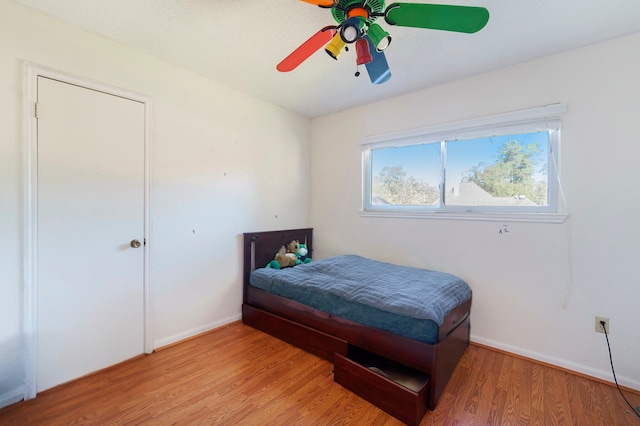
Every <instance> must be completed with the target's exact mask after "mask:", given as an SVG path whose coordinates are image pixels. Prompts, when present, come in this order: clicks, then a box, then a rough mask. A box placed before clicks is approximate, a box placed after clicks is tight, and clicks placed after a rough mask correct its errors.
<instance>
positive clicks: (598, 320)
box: [596, 317, 611, 334]
mask: <svg viewBox="0 0 640 426" xmlns="http://www.w3.org/2000/svg"><path fill="white" fill-rule="evenodd" d="M600 321H604V327H605V328H606V329H607V333H608V334H611V329H610V328H609V318H605V317H596V332H598V333H603V334H604V330H603V329H602V324H600Z"/></svg>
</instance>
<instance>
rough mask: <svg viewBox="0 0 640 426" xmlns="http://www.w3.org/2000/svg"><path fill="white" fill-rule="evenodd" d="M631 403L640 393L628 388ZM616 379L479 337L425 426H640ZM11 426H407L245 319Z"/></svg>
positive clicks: (19, 413) (95, 378)
mask: <svg viewBox="0 0 640 426" xmlns="http://www.w3.org/2000/svg"><path fill="white" fill-rule="evenodd" d="M627 398H628V399H629V400H630V402H631V403H632V404H633V405H634V406H637V405H640V395H639V394H637V393H627ZM628 410H629V409H628V407H627V405H626V404H625V403H624V401H623V400H622V399H621V397H620V395H619V393H618V391H617V390H616V389H615V388H614V387H612V386H609V385H607V384H603V383H599V382H597V381H593V380H589V379H587V378H584V377H579V376H575V375H572V374H570V373H567V372H564V371H561V370H558V369H555V368H552V367H549V366H545V365H541V364H537V363H535V362H531V361H529V360H526V359H522V358H518V357H514V356H511V355H508V354H504V353H500V352H496V351H493V350H490V349H487V348H484V347H480V346H476V345H471V346H470V347H469V349H468V350H467V352H466V354H465V356H464V357H463V359H462V361H461V363H460V364H459V365H458V367H457V369H456V371H455V373H454V375H453V377H452V379H451V381H450V382H449V384H448V385H447V388H446V390H445V393H444V394H443V396H442V399H441V400H440V403H439V404H438V407H437V409H436V410H435V411H429V412H427V414H426V415H425V417H424V418H423V420H422V422H421V425H422V426H426V425H476V424H486V425H515V424H517V425H560V424H572V425H636V426H637V425H640V419H638V418H637V417H636V416H635V415H634V414H633V413H630V412H629V411H628ZM0 424H2V425H75V424H82V425H92V424H100V425H105V424H106V425H115V424H118V425H120V424H135V425H141V424H153V425H168V424H171V425H173V424H184V425H192V424H195V425H209V424H225V425H400V424H401V423H400V422H399V421H397V420H396V419H395V418H393V417H391V416H390V415H388V414H386V413H385V412H383V411H381V410H379V409H378V408H376V407H374V406H373V405H371V404H369V403H368V402H366V401H364V400H363V399H361V398H359V397H358V396H356V395H355V394H353V393H351V392H349V391H347V390H346V389H344V388H342V387H341V386H340V385H338V384H336V383H334V382H333V374H332V364H331V363H329V362H328V361H325V360H322V359H320V358H317V357H316V356H314V355H311V354H309V353H306V352H304V351H302V350H300V349H298V348H295V347H293V346H291V345H289V344H287V343H284V342H282V341H280V340H278V339H276V338H273V337H271V336H269V335H267V334H264V333H262V332H260V331H257V330H255V329H253V328H251V327H248V326H245V325H243V324H241V323H239V322H237V323H233V324H230V325H228V326H224V327H222V328H219V329H217V330H214V331H212V332H210V333H207V334H204V335H202V336H199V337H197V338H194V339H191V340H188V341H186V342H183V343H180V344H177V345H174V346H171V347H168V348H165V349H162V350H160V351H158V352H156V353H154V354H152V355H149V356H144V357H141V358H137V359H134V360H131V361H128V362H125V363H123V364H120V365H117V366H115V367H111V368H108V369H106V370H103V371H100V372H98V373H95V374H93V375H91V376H88V377H85V378H82V379H79V380H76V381H74V382H70V383H67V384H65V385H61V386H58V387H57V388H55V389H52V390H49V391H46V392H43V393H42V394H40V395H39V396H38V397H37V398H36V399H34V400H30V401H24V402H20V403H18V404H15V405H12V406H9V407H6V408H4V409H2V410H0Z"/></svg>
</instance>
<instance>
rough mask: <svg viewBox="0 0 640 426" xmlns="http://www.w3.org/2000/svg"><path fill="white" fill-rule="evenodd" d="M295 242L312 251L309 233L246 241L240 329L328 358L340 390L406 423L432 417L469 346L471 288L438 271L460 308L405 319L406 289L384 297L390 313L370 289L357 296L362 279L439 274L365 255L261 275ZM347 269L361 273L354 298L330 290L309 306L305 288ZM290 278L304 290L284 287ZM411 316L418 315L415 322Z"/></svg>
mask: <svg viewBox="0 0 640 426" xmlns="http://www.w3.org/2000/svg"><path fill="white" fill-rule="evenodd" d="M292 240H298V241H299V242H300V243H304V244H306V246H307V248H308V249H309V251H310V253H312V250H313V229H311V228H304V229H292V230H283V231H267V232H250V233H245V234H244V246H243V256H244V266H243V305H242V318H243V322H244V323H245V324H248V325H250V326H252V327H255V328H257V329H259V330H262V331H265V332H267V333H269V334H272V335H274V336H276V337H278V338H280V339H282V340H285V341H287V342H289V343H291V344H293V345H296V346H298V347H300V348H302V349H304V350H307V351H309V352H311V353H314V354H316V355H318V356H321V357H323V358H326V359H328V360H330V361H331V362H333V363H334V378H335V381H336V382H338V383H340V384H341V385H343V386H345V387H347V388H348V389H350V390H352V391H354V392H356V393H358V394H359V395H361V396H362V397H364V398H365V399H368V400H369V401H371V402H373V403H374V404H376V405H378V406H379V407H380V408H382V409H384V410H385V411H387V412H389V413H391V414H392V415H394V416H395V417H397V418H399V419H400V420H402V421H404V422H405V423H408V424H418V423H419V422H420V419H421V418H422V416H423V415H424V413H425V412H426V410H427V409H434V408H435V407H436V405H437V403H438V399H439V398H440V396H441V395H442V393H443V391H444V387H445V385H446V384H447V382H448V380H449V378H450V377H451V375H452V373H453V371H454V369H455V367H456V365H457V364H458V362H459V360H460V358H461V357H462V356H463V354H464V352H465V350H466V348H467V346H468V344H469V332H470V320H469V314H470V309H471V292H470V289H469V288H468V286H467V285H466V283H464V281H462V280H460V279H459V278H457V277H455V276H452V275H449V274H442V273H435V274H439V275H437V277H438V279H442V280H445V281H447V282H449V279H450V281H451V282H453V283H455V284H446V285H444V284H443V285H442V286H443V287H447V286H452V287H455V288H456V289H457V290H456V291H457V294H456V295H455V297H453V300H446V301H442V302H439V301H438V303H435V304H434V306H432V307H431V308H430V309H428V310H427V311H425V312H422V307H421V306H412V305H411V304H410V306H409V308H408V309H409V311H410V312H409V314H407V313H406V309H407V307H406V306H403V307H396V306H395V302H396V301H397V300H400V299H402V298H403V297H404V295H403V294H402V292H401V291H402V290H404V287H405V286H404V285H399V286H397V287H398V288H396V289H395V290H393V291H396V290H397V291H398V292H399V293H393V292H392V294H393V296H392V297H390V296H383V297H380V296H377V298H378V299H388V301H389V302H391V303H390V306H386V307H381V308H377V306H378V305H377V303H379V302H380V301H379V300H378V301H376V300H375V299H376V296H375V294H374V295H369V294H366V293H365V294H364V295H363V291H364V287H363V289H360V287H359V286H360V284H359V283H358V279H360V281H362V282H367V281H375V279H378V278H380V279H382V280H384V279H386V278H385V277H384V275H385V274H389V275H393V276H395V275H402V274H404V273H405V271H406V272H407V273H411V274H413V273H414V272H415V273H422V272H419V271H423V272H433V271H425V270H415V269H416V268H404V267H398V266H397V265H390V264H384V263H381V262H376V261H372V260H370V259H365V258H360V257H359V256H340V257H337V258H332V259H328V260H327V261H325V260H323V261H320V262H318V261H316V260H314V261H313V262H312V263H310V264H304V265H299V266H295V267H293V268H286V269H282V270H272V269H271V270H270V269H269V268H264V266H266V265H267V264H268V263H269V262H270V261H271V260H273V257H274V254H275V252H276V251H277V250H278V248H279V247H280V246H282V245H286V244H287V243H289V242H290V241H292ZM327 262H330V263H329V264H327ZM342 263H344V265H342V266H343V267H346V268H347V270H348V271H349V273H350V274H352V275H354V277H352V278H349V280H351V281H350V284H349V285H348V286H347V287H356V288H357V290H356V291H355V296H349V295H343V294H342V290H340V289H337V290H336V289H334V288H332V286H333V284H331V285H330V286H329V288H325V289H324V291H325V292H326V294H325V295H324V296H321V297H320V299H321V300H320V302H318V301H317V298H310V297H309V292H310V284H309V285H307V284H308V283H311V282H312V281H316V280H317V279H316V277H319V275H322V274H323V273H325V272H327V273H332V272H331V270H335V271H337V272H336V273H337V274H338V275H343V272H340V271H342V270H340V269H338V268H339V267H340V266H341V264H342ZM357 265H363V266H362V267H363V268H364V270H375V271H376V272H375V274H374V278H365V277H368V276H369V275H367V274H365V273H362V272H359V271H358V270H357V268H358V266H357ZM374 268H382V269H379V270H378V269H374ZM394 268H400V269H397V270H396V269H394ZM403 268H404V269H403ZM254 271H255V273H254ZM288 275H291V276H292V277H294V278H296V279H297V281H299V283H298V284H299V285H300V286H302V287H299V288H296V287H293V284H287V283H286V282H284V283H283V282H281V281H279V280H281V278H285V277H287V276H288ZM359 277H360V278H359ZM403 279H404V278H403ZM409 280H410V279H409V278H407V279H406V281H405V282H409ZM259 287H261V288H259ZM278 293H279V294H278ZM420 294H423V293H422V291H421V293H420ZM296 298H297V299H298V300H294V299H296ZM348 298H352V299H354V300H355V305H357V306H355V307H354V305H353V303H352V305H349V307H347V308H345V307H342V305H341V303H342V302H341V299H348ZM429 299H438V298H437V297H435V298H433V297H429ZM371 300H374V302H375V303H372V302H371ZM358 301H359V303H358ZM351 302H353V300H352V301H351ZM363 306H364V312H363V311H362V308H363ZM434 310H435V312H433V311H434ZM407 316H409V317H412V318H411V321H410V322H407V319H406V317H407ZM370 318H373V319H370Z"/></svg>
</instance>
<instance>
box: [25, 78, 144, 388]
mask: <svg viewBox="0 0 640 426" xmlns="http://www.w3.org/2000/svg"><path fill="white" fill-rule="evenodd" d="M37 97H38V120H37V127H38V135H37V139H38V142H37V157H38V158H37V160H38V162H37V164H38V177H37V181H38V187H37V340H36V341H37V346H36V383H37V391H38V392H40V391H42V390H45V389H48V388H51V387H53V386H56V385H58V384H61V383H64V382H67V381H69V380H72V379H75V378H78V377H80V376H83V375H86V374H88V373H90V372H93V371H96V370H99V369H101V368H105V367H107V366H110V365H113V364H116V363H118V362H121V361H123V360H126V359H128V358H132V357H134V356H136V355H139V354H142V353H143V352H144V250H145V247H144V196H145V194H144V188H145V186H144V176H145V173H144V131H145V125H144V123H145V112H144V109H145V105H144V103H141V102H138V101H133V100H130V99H126V98H123V97H119V96H114V95H111V94H106V93H103V92H99V91H96V90H91V89H87V88H82V87H79V86H75V85H72V84H68V83H64V82H60V81H56V80H53V79H50V78H45V77H42V76H40V77H38V87H37ZM132 240H138V241H140V242H141V243H142V245H141V246H140V247H138V248H134V247H132V244H131V241H132ZM133 245H135V244H133Z"/></svg>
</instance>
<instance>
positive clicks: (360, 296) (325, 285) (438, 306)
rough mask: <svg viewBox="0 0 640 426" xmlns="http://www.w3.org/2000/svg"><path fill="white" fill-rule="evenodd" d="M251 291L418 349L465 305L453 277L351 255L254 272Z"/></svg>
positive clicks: (463, 290)
mask: <svg viewBox="0 0 640 426" xmlns="http://www.w3.org/2000/svg"><path fill="white" fill-rule="evenodd" d="M249 282H250V284H251V285H252V286H254V287H256V288H259V289H261V290H264V291H268V292H270V293H273V294H276V295H279V296H282V297H285V298H288V299H291V300H295V301H297V302H300V303H302V304H305V305H307V306H310V307H312V308H315V309H318V310H320V311H323V312H327V313H329V314H332V315H336V316H339V317H342V318H344V319H348V320H351V321H355V322H358V323H360V324H365V325H368V326H371V327H376V328H379V329H382V330H385V331H388V332H391V333H395V334H399V335H401V336H405V337H408V338H411V339H414V340H418V341H421V342H424V343H436V342H437V341H438V332H439V327H440V326H441V325H442V324H443V322H444V318H445V316H446V315H447V314H448V313H449V312H451V311H452V310H453V309H454V308H455V307H457V306H458V305H460V304H462V303H464V302H466V301H467V300H469V299H471V295H472V294H471V288H470V287H469V285H468V284H467V283H466V282H465V281H464V280H462V279H461V278H459V277H456V276H455V275H451V274H447V273H444V272H439V271H432V270H428V269H420V268H412V267H407V266H399V265H394V264H390V263H385V262H380V261H376V260H372V259H367V258H364V257H361V256H356V255H342V256H336V257H332V258H328V259H324V260H320V261H314V262H312V263H307V264H302V265H298V266H295V267H293V268H284V269H272V268H260V269H256V270H255V271H253V272H252V273H251V276H250V278H249Z"/></svg>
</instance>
